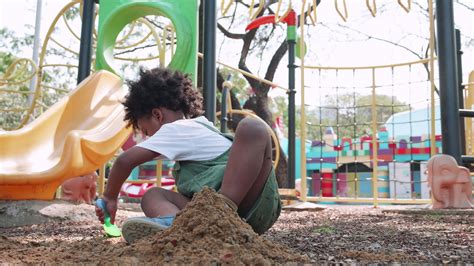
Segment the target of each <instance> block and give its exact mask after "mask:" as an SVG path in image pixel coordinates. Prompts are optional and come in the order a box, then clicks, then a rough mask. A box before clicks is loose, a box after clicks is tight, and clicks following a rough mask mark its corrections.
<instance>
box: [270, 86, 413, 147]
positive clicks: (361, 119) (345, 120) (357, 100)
mask: <svg viewBox="0 0 474 266" xmlns="http://www.w3.org/2000/svg"><path fill="white" fill-rule="evenodd" d="M375 101H376V103H377V104H376V105H377V107H376V108H377V118H376V121H377V125H378V127H380V126H381V125H382V124H383V123H385V122H386V121H387V119H388V118H390V116H392V115H393V114H396V113H398V112H403V111H407V110H409V109H410V106H409V105H408V104H407V103H404V102H401V101H399V100H398V99H397V98H396V97H395V96H388V95H376V96H375ZM275 103H276V108H277V110H278V111H277V112H276V113H277V114H278V115H281V116H282V117H283V121H284V123H285V127H288V125H287V123H286V121H288V119H287V117H288V109H287V100H286V99H285V98H283V97H277V98H276V99H275ZM371 103H372V95H360V94H358V93H350V94H349V93H346V94H341V95H337V96H335V95H332V96H328V97H326V98H325V99H324V106H318V107H306V110H305V111H306V122H307V124H308V126H307V138H308V139H310V140H321V139H322V136H323V134H324V132H325V130H326V128H327V127H332V128H333V129H334V131H335V133H336V134H337V135H338V137H339V138H342V137H348V138H358V137H360V136H362V135H366V134H368V133H369V134H370V132H371V131H372V109H371ZM296 114H297V116H296V131H297V132H300V125H301V124H300V121H301V106H297V107H296ZM284 132H286V130H285V131H284Z"/></svg>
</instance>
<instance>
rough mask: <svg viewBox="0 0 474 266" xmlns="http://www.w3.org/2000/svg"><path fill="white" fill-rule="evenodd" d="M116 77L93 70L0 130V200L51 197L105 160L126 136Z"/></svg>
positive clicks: (119, 82)
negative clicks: (12, 127)
mask: <svg viewBox="0 0 474 266" xmlns="http://www.w3.org/2000/svg"><path fill="white" fill-rule="evenodd" d="M123 97H124V92H123V90H122V80H121V79H120V78H119V77H117V76H116V75H114V74H112V73H110V72H107V71H99V72H96V73H95V74H92V75H91V76H90V77H88V78H87V79H85V80H84V81H83V82H81V83H80V84H79V85H78V87H77V88H76V89H75V90H73V91H71V93H69V94H68V95H67V96H66V97H64V98H63V99H61V100H60V101H59V102H58V103H56V104H55V105H53V106H52V107H51V108H50V109H48V110H47V111H46V112H45V113H44V114H42V115H41V116H40V117H38V119H36V120H35V121H33V122H32V123H30V124H28V125H27V126H25V127H24V128H22V129H20V130H16V131H10V132H0V199H16V200H19V199H53V198H54V193H55V192H56V189H57V188H58V186H60V185H61V184H62V183H63V182H64V181H65V180H66V179H68V178H71V177H75V176H80V175H84V174H87V173H91V172H93V171H95V170H96V169H97V168H99V167H100V166H101V165H103V164H104V163H106V162H107V160H109V159H110V158H112V156H113V155H114V153H115V152H116V151H117V150H118V149H119V148H120V147H121V146H122V144H123V143H124V142H125V140H126V139H127V137H128V136H129V134H130V130H129V129H125V122H124V121H123V116H124V110H123V106H122V105H121V104H120V101H121V100H122V99H123Z"/></svg>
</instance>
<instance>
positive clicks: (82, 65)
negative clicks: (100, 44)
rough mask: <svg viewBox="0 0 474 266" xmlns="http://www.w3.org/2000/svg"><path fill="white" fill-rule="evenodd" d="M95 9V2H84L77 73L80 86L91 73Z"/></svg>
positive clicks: (88, 0) (92, 0)
mask: <svg viewBox="0 0 474 266" xmlns="http://www.w3.org/2000/svg"><path fill="white" fill-rule="evenodd" d="M94 9H95V3H94V0H83V1H82V27H81V44H80V48H79V69H78V71H77V83H78V84H79V83H80V82H81V81H83V80H84V79H85V78H87V77H88V76H89V74H90V71H91V61H92V30H93V29H94Z"/></svg>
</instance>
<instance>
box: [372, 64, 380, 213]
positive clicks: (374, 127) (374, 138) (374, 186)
mask: <svg viewBox="0 0 474 266" xmlns="http://www.w3.org/2000/svg"><path fill="white" fill-rule="evenodd" d="M375 88H376V84H375V68H372V166H373V167H372V169H373V170H372V191H373V195H374V208H377V205H378V197H379V193H378V188H377V179H378V176H377V174H378V148H377V109H376V107H377V106H376V95H377V94H376V90H375Z"/></svg>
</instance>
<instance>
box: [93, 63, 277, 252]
mask: <svg viewBox="0 0 474 266" xmlns="http://www.w3.org/2000/svg"><path fill="white" fill-rule="evenodd" d="M128 85H129V88H130V92H129V94H128V95H127V96H126V98H125V102H124V103H123V105H124V106H125V121H127V122H128V126H132V127H133V128H134V129H135V130H140V131H142V132H143V133H144V134H145V135H146V136H149V138H148V139H147V140H145V141H143V142H141V143H139V144H137V145H136V146H134V147H132V148H130V149H128V150H127V151H125V152H124V153H122V154H121V155H120V156H119V157H118V158H117V160H116V161H115V164H114V165H113V167H112V170H111V172H110V175H109V178H108V182H107V187H106V189H105V192H104V195H103V199H104V200H105V201H106V206H107V211H108V212H109V214H110V216H111V222H112V223H114V220H115V213H116V211H117V197H118V194H119V191H120V188H121V186H122V184H123V183H124V181H125V180H126V179H127V177H128V176H129V174H130V172H131V170H132V169H133V168H134V167H136V166H137V165H140V164H142V163H144V162H147V161H150V160H153V159H155V158H158V159H165V158H166V159H168V160H173V161H176V164H175V166H174V170H173V176H174V177H175V179H176V186H177V189H178V192H179V193H177V192H173V191H169V190H165V189H162V188H151V189H149V190H148V191H147V192H146V193H145V194H144V195H143V197H142V200H141V207H142V210H143V212H144V214H145V215H146V217H137V218H130V219H128V220H127V221H125V223H124V224H123V227H122V233H123V236H124V238H125V240H126V241H127V242H129V243H131V242H134V241H135V240H137V239H139V238H142V237H144V236H147V235H149V234H151V233H153V232H156V231H159V230H163V229H166V228H168V227H169V226H170V225H171V224H172V222H173V220H174V217H175V215H176V213H177V212H179V211H180V210H182V209H183V208H184V207H185V206H186V204H187V203H188V202H189V201H190V200H191V198H192V196H193V194H194V193H196V192H199V191H200V190H202V188H203V187H204V186H208V187H211V188H214V189H215V190H216V191H218V192H219V193H220V196H221V197H222V198H223V200H224V201H225V202H226V203H227V205H228V206H229V207H231V208H233V209H234V210H236V211H237V212H238V214H239V216H240V217H242V218H244V219H245V220H246V222H247V223H249V224H250V225H251V226H252V227H253V229H254V230H255V232H257V233H259V234H262V233H264V232H265V231H266V230H268V229H269V228H270V227H271V226H272V225H273V223H274V222H275V221H276V219H277V218H278V216H279V214H280V210H281V203H280V197H279V195H278V186H277V183H276V177H275V173H274V170H273V166H272V160H271V138H270V134H269V132H268V131H267V130H268V129H267V128H266V126H265V125H264V124H262V123H261V122H259V121H257V120H256V119H252V118H245V119H243V120H242V121H241V122H240V123H239V125H238V127H237V129H236V132H235V136H234V139H233V140H231V139H228V138H227V137H225V136H224V135H222V134H221V133H220V132H219V131H218V130H217V129H216V128H215V127H214V126H213V124H212V123H211V122H210V121H209V120H207V119H206V118H205V117H203V116H200V115H201V114H202V97H201V95H200V94H199V93H198V91H197V90H195V89H194V88H193V86H192V82H191V80H190V79H189V78H188V76H187V75H184V74H182V73H180V72H179V71H172V70H169V69H164V68H155V69H152V70H148V71H144V70H141V71H140V78H139V79H138V80H137V81H129V82H128ZM96 215H97V217H98V218H99V220H100V221H101V222H102V223H103V220H104V213H103V211H102V209H100V208H96Z"/></svg>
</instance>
